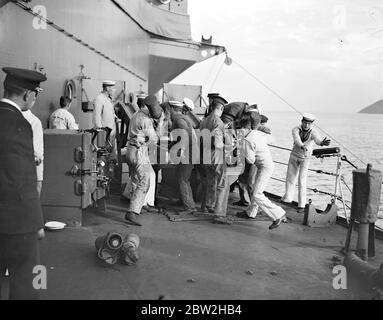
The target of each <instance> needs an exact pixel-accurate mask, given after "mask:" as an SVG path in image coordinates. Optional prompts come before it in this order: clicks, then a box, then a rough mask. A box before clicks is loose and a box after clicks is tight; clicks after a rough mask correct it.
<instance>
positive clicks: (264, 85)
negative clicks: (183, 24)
mask: <svg viewBox="0 0 383 320" xmlns="http://www.w3.org/2000/svg"><path fill="white" fill-rule="evenodd" d="M233 62H234V63H235V64H236V65H237V66H238V67H239V68H241V69H242V70H243V71H245V72H246V73H247V74H248V75H250V76H251V77H252V78H253V79H255V80H256V81H257V82H258V83H260V84H261V85H262V86H263V87H264V88H266V89H267V90H269V91H270V92H271V93H272V94H274V95H275V96H277V97H278V98H279V99H280V100H281V101H283V102H284V103H286V104H287V105H288V106H289V107H290V108H291V109H293V110H294V111H295V112H297V113H298V114H300V115H302V116H303V114H302V112H300V111H299V110H298V109H297V108H295V107H294V106H293V105H292V104H290V103H289V102H288V101H287V100H286V99H284V98H283V97H282V96H281V95H280V94H278V93H277V92H276V91H275V90H273V89H272V88H270V87H269V86H268V85H267V84H266V83H264V82H263V81H262V80H260V79H259V78H258V77H256V76H255V75H254V74H252V73H251V72H250V71H248V70H247V69H246V68H244V67H243V66H242V65H240V64H239V63H238V62H237V61H235V60H233ZM315 126H316V127H317V128H318V129H319V130H321V131H322V132H323V133H325V134H326V135H327V136H328V137H330V138H331V139H332V140H334V141H335V142H337V143H338V144H339V145H340V146H342V148H344V149H345V150H347V151H348V152H349V153H350V154H351V155H353V156H354V157H355V158H356V159H358V160H359V161H360V162H361V163H363V164H364V165H366V163H365V162H364V161H363V160H362V159H360V158H359V157H358V156H357V155H356V154H354V153H353V152H352V151H351V150H350V149H348V148H347V147H346V146H345V145H343V144H342V143H340V142H339V141H338V140H336V139H335V138H334V137H333V136H332V135H331V134H329V133H328V132H327V131H325V130H324V129H322V128H320V127H319V126H317V125H315Z"/></svg>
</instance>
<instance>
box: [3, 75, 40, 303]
mask: <svg viewBox="0 0 383 320" xmlns="http://www.w3.org/2000/svg"><path fill="white" fill-rule="evenodd" d="M3 71H4V72H5V73H6V74H7V76H6V78H5V81H4V98H3V99H1V100H0V150H1V151H0V293H1V287H2V283H1V278H3V277H4V273H5V270H7V269H8V273H9V281H10V299H12V300H13V299H38V298H39V291H38V290H35V289H34V288H33V279H34V276H36V275H34V274H33V269H34V267H35V266H36V265H38V264H39V261H38V256H39V248H38V238H41V237H43V216H42V210H41V205H40V200H39V195H38V192H37V185H36V181H37V177H36V162H35V156H34V151H33V133H32V128H31V125H30V124H29V122H28V121H27V120H26V119H25V118H24V116H23V115H22V111H25V110H28V109H29V108H30V106H32V105H33V104H34V102H35V101H36V96H37V94H38V92H39V91H40V90H41V89H40V88H39V85H40V82H42V81H45V80H46V79H47V78H46V77H45V76H44V75H43V74H41V73H39V72H36V71H32V70H26V69H17V68H3Z"/></svg>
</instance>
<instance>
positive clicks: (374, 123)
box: [262, 110, 383, 218]
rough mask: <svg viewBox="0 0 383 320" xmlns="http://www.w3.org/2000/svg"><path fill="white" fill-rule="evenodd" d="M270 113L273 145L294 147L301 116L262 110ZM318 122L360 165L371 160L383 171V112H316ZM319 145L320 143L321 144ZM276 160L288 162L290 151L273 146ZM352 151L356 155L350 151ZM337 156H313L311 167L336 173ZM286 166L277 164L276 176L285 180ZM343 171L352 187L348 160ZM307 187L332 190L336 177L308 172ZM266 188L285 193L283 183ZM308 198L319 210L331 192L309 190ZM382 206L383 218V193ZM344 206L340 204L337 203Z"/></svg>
mask: <svg viewBox="0 0 383 320" xmlns="http://www.w3.org/2000/svg"><path fill="white" fill-rule="evenodd" d="M262 111H263V112H264V114H265V115H267V116H268V118H269V122H268V125H269V127H270V129H271V130H272V136H273V144H274V145H278V146H281V147H285V148H289V149H291V148H292V134H291V129H292V128H293V127H294V126H297V125H299V124H300V119H301V117H300V116H299V115H298V114H297V113H295V112H278V111H270V112H267V111H266V110H262ZM315 115H316V117H317V120H316V122H315V123H316V125H317V126H318V127H320V128H321V129H323V130H325V131H326V133H324V132H322V131H321V130H320V129H318V128H317V130H318V132H319V133H320V134H321V135H322V136H323V137H325V136H327V137H328V138H330V139H331V140H332V141H331V146H333V147H335V146H336V147H339V148H340V150H341V153H342V154H344V155H346V156H347V158H348V159H349V160H350V161H351V162H353V163H354V164H355V165H357V166H358V167H359V168H365V167H366V165H365V164H364V163H371V164H372V165H373V168H374V169H378V170H381V171H383V115H372V114H337V113H316V114H315ZM318 148H319V146H318ZM271 150H272V154H273V159H274V160H277V161H279V162H283V163H286V164H287V163H288V159H289V155H290V153H289V152H288V151H284V150H279V149H274V148H272V149H271ZM350 151H351V152H352V153H353V154H354V155H355V156H356V157H358V158H360V160H361V161H363V162H364V163H362V162H361V161H360V160H359V159H357V158H356V157H355V156H354V155H352V154H351V153H350ZM336 161H337V160H336V158H335V157H331V158H325V159H323V160H320V159H316V158H312V159H311V165H310V168H311V169H314V170H323V171H327V172H333V173H335V172H336V163H337V162H336ZM286 170H287V166H285V165H280V164H276V165H275V171H274V174H273V177H274V178H277V179H280V180H285V178H286ZM341 170H342V173H343V175H344V178H345V182H346V184H347V185H348V188H349V189H351V190H352V170H353V167H351V166H350V165H349V164H347V163H346V162H342V165H341ZM307 186H308V188H312V189H318V190H321V191H325V192H330V193H333V192H334V190H335V177H333V176H330V175H323V174H318V173H315V172H311V171H310V172H309V176H308V181H307ZM348 188H347V186H346V185H345V184H343V183H342V190H343V193H344V198H345V199H346V200H347V202H348V204H349V205H350V200H351V192H350V190H349V189H348ZM267 191H270V192H273V193H275V194H278V195H282V194H283V193H284V184H283V183H281V182H279V181H275V180H271V182H270V184H269V186H268V188H267ZM308 198H311V199H312V200H313V203H314V204H315V205H316V206H317V207H318V208H319V209H325V207H326V205H327V203H329V202H330V200H331V198H330V196H328V195H322V194H319V193H314V192H312V191H308ZM381 199H382V202H381V207H380V215H379V216H380V217H382V218H383V194H382V197H381ZM338 206H339V207H341V204H340V203H338Z"/></svg>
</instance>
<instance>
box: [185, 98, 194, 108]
mask: <svg viewBox="0 0 383 320" xmlns="http://www.w3.org/2000/svg"><path fill="white" fill-rule="evenodd" d="M183 103H184V105H185V106H186V107H187V108H189V109H190V110H193V109H194V103H193V101H192V100H191V99H189V98H184V101H183Z"/></svg>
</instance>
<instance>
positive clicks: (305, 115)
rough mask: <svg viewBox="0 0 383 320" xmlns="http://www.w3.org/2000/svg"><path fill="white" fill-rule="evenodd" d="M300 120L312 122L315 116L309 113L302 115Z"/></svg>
mask: <svg viewBox="0 0 383 320" xmlns="http://www.w3.org/2000/svg"><path fill="white" fill-rule="evenodd" d="M302 116H303V117H302V120H305V121H307V122H314V121H315V116H314V115H313V114H311V113H304V114H303V115H302Z"/></svg>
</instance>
